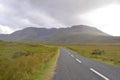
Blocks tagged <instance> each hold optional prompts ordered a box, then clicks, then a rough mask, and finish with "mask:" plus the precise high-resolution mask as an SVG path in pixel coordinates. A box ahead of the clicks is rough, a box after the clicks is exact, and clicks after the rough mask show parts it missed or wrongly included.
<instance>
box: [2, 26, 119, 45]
mask: <svg viewBox="0 0 120 80" xmlns="http://www.w3.org/2000/svg"><path fill="white" fill-rule="evenodd" d="M0 40H5V41H20V42H44V43H45V42H47V43H118V42H120V37H113V36H111V35H108V34H106V33H104V32H102V31H100V30H98V29H97V28H94V27H89V26H86V25H75V26H72V27H69V28H59V29H57V28H51V29H46V28H35V27H29V28H25V29H23V30H19V31H16V32H14V33H12V34H9V35H5V34H1V35H0Z"/></svg>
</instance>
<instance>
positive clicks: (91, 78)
mask: <svg viewBox="0 0 120 80" xmlns="http://www.w3.org/2000/svg"><path fill="white" fill-rule="evenodd" d="M52 80H120V68H117V67H113V66H111V65H107V64H103V63H100V62H96V61H93V60H90V59H87V58H85V57H83V56H80V55H78V54H76V53H75V52H73V51H70V50H67V49H65V48H60V56H59V59H58V63H57V67H56V70H55V74H54V76H53V78H52Z"/></svg>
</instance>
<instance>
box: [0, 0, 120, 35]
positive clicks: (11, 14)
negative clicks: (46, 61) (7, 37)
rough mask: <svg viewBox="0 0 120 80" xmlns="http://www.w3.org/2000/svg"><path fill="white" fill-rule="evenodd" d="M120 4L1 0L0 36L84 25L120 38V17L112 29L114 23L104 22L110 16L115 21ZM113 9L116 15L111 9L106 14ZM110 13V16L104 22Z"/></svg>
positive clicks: (113, 1) (92, 0)
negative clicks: (17, 31) (45, 28)
mask: <svg viewBox="0 0 120 80" xmlns="http://www.w3.org/2000/svg"><path fill="white" fill-rule="evenodd" d="M119 3H120V1H119V0H0V33H11V32H13V31H16V30H19V29H23V28H26V27H47V28H51V27H70V26H72V25H80V24H84V25H90V26H94V27H97V28H99V29H101V30H102V31H104V32H107V33H109V34H112V35H116V36H118V35H119V36H120V32H119V31H118V30H120V28H119V27H120V22H118V20H119V21H120V19H119V18H120V17H119V16H118V15H117V16H116V18H117V21H116V20H114V21H115V22H118V23H119V24H118V23H113V24H112V26H111V24H110V23H111V22H112V21H111V22H110V21H105V20H109V19H108V18H109V16H111V15H112V17H111V18H110V19H111V20H112V19H116V18H114V15H115V13H117V12H118V11H120V7H119V5H120V4H119ZM111 5H112V6H111ZM113 5H115V6H113ZM116 5H117V6H116ZM111 8H113V10H115V9H114V8H117V10H116V11H114V12H115V13H111V12H113V11H112V10H109V11H107V12H106V10H108V9H111ZM103 12H104V14H101V13H103ZM109 13H111V15H109V16H107V17H106V19H103V18H104V16H106V15H107V14H109ZM93 15H95V16H93ZM99 16H102V17H103V18H101V17H99ZM103 20H104V21H103ZM114 24H115V25H114ZM113 30H114V31H113ZM117 31H118V32H117Z"/></svg>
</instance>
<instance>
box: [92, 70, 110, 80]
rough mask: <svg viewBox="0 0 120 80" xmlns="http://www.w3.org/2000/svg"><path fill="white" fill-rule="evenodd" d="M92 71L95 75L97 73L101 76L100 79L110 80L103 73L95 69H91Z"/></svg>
mask: <svg viewBox="0 0 120 80" xmlns="http://www.w3.org/2000/svg"><path fill="white" fill-rule="evenodd" d="M90 70H91V71H92V72H94V73H96V74H97V75H99V76H100V77H102V78H104V79H105V80H110V79H108V78H107V77H105V76H104V75H102V74H101V73H99V72H98V71H96V70H95V69H93V68H90Z"/></svg>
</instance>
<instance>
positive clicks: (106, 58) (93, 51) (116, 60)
mask: <svg viewBox="0 0 120 80" xmlns="http://www.w3.org/2000/svg"><path fill="white" fill-rule="evenodd" d="M66 47H67V48H69V49H71V50H73V51H76V52H78V53H79V54H80V55H82V56H85V57H88V58H91V59H94V60H97V61H101V62H104V63H108V64H111V65H114V66H117V67H120V45H100V44H99V45H69V46H66Z"/></svg>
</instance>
